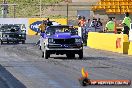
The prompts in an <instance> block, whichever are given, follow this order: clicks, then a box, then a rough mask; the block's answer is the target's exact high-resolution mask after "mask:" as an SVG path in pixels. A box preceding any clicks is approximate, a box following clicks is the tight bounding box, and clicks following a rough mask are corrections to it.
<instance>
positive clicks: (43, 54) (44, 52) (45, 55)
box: [42, 50, 50, 59]
mask: <svg viewBox="0 0 132 88" xmlns="http://www.w3.org/2000/svg"><path fill="white" fill-rule="evenodd" d="M49 57H50V53H49V52H48V51H47V50H45V51H42V58H44V59H48V58H49Z"/></svg>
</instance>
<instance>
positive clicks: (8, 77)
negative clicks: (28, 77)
mask: <svg viewBox="0 0 132 88" xmlns="http://www.w3.org/2000/svg"><path fill="white" fill-rule="evenodd" d="M0 77H1V78H2V79H4V81H5V83H6V84H7V85H8V86H9V88H26V86H25V85H24V84H22V83H21V82H20V81H19V80H18V79H17V78H15V77H14V76H13V75H12V74H11V73H10V72H9V71H7V70H6V68H4V67H3V66H2V65H0Z"/></svg>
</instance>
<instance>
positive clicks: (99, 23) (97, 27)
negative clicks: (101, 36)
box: [96, 18, 103, 31]
mask: <svg viewBox="0 0 132 88" xmlns="http://www.w3.org/2000/svg"><path fill="white" fill-rule="evenodd" d="M102 26H103V25H102V22H101V21H100V18H98V20H97V23H96V31H102V29H103V27H102Z"/></svg>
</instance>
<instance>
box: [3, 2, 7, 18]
mask: <svg viewBox="0 0 132 88" xmlns="http://www.w3.org/2000/svg"><path fill="white" fill-rule="evenodd" d="M2 7H3V8H2V17H3V18H6V17H7V13H8V5H7V2H6V0H3V5H2Z"/></svg>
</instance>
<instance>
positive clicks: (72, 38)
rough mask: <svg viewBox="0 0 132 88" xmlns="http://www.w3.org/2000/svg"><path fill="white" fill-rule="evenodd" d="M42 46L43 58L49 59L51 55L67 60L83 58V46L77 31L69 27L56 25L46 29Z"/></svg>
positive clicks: (42, 37)
mask: <svg viewBox="0 0 132 88" xmlns="http://www.w3.org/2000/svg"><path fill="white" fill-rule="evenodd" d="M40 46H41V50H42V57H44V58H45V59H48V58H49V57H50V55H51V54H56V55H59V54H61V55H63V54H66V56H67V58H75V54H78V55H79V58H80V59H82V58H83V44H82V39H81V37H80V36H78V35H77V31H76V30H75V29H73V28H70V27H69V26H64V25H56V26H55V25H54V26H49V27H48V28H46V31H45V33H41V38H40Z"/></svg>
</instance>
